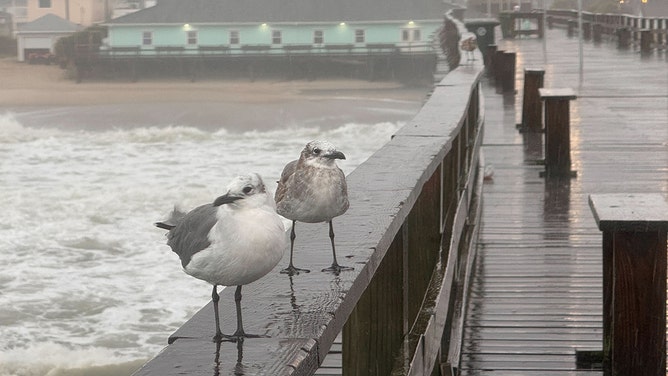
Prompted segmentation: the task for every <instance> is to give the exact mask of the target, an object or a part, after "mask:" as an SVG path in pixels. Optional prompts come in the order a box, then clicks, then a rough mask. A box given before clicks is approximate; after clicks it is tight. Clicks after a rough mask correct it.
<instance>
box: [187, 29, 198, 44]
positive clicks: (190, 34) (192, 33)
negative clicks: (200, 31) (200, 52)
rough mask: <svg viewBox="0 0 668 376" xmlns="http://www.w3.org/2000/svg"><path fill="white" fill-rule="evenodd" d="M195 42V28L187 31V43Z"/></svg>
mask: <svg viewBox="0 0 668 376" xmlns="http://www.w3.org/2000/svg"><path fill="white" fill-rule="evenodd" d="M196 44H197V30H190V31H188V45H191V46H192V45H196Z"/></svg>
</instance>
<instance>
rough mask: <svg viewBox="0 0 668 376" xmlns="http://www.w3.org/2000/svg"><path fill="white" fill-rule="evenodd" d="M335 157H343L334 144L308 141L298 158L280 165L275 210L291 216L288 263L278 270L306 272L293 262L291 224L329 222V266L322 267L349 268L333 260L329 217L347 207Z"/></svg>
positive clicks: (288, 272)
mask: <svg viewBox="0 0 668 376" xmlns="http://www.w3.org/2000/svg"><path fill="white" fill-rule="evenodd" d="M337 159H346V156H345V155H344V154H343V153H342V152H340V151H338V150H337V149H336V147H335V146H334V145H332V144H331V143H329V142H327V141H311V142H309V143H308V144H306V146H305V147H304V149H303V150H302V152H301V155H300V156H299V159H298V160H294V161H292V162H290V163H288V164H287V165H286V166H285V168H284V169H283V173H282V174H281V179H280V181H279V182H278V187H277V188H276V195H275V200H276V211H277V212H278V214H280V215H282V216H284V217H285V218H287V219H290V220H292V230H291V231H290V265H289V266H288V267H287V268H286V269H283V270H281V273H286V274H289V275H293V274H299V272H306V273H308V272H309V270H307V269H299V268H296V267H295V266H294V263H293V260H292V258H293V254H294V243H295V237H296V235H295V224H296V222H297V221H299V222H305V223H319V222H328V223H329V238H330V241H331V243H332V256H333V261H332V266H330V267H329V268H326V269H323V271H331V272H334V273H338V272H340V271H342V270H352V269H353V268H351V267H346V266H341V265H339V264H338V262H337V261H336V248H335V246H334V227H333V225H332V219H333V218H334V217H338V216H339V215H341V214H343V213H345V212H346V210H348V206H349V203H348V187H347V184H346V176H345V175H344V173H343V171H341V169H340V168H339V167H338V166H337V165H336V160H337Z"/></svg>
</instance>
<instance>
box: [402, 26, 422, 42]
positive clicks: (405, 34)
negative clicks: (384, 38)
mask: <svg viewBox="0 0 668 376" xmlns="http://www.w3.org/2000/svg"><path fill="white" fill-rule="evenodd" d="M420 38H421V36H420V29H403V30H401V41H402V42H419V41H420Z"/></svg>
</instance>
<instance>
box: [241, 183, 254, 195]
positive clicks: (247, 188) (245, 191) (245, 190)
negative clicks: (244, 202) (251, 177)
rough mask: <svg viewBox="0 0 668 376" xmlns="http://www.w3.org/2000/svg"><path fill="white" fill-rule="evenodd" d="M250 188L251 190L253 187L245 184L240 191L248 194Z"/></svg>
mask: <svg viewBox="0 0 668 376" xmlns="http://www.w3.org/2000/svg"><path fill="white" fill-rule="evenodd" d="M252 190H253V187H251V186H249V185H247V186H245V187H244V189H242V192H243V193H245V194H249V193H251V191H252Z"/></svg>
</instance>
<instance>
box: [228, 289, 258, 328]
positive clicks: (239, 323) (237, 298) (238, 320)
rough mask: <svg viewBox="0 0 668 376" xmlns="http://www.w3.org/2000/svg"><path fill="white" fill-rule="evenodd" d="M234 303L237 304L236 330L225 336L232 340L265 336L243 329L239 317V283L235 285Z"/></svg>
mask: <svg viewBox="0 0 668 376" xmlns="http://www.w3.org/2000/svg"><path fill="white" fill-rule="evenodd" d="M234 303H235V304H236V306H237V331H236V332H234V334H232V335H231V336H225V337H226V338H228V339H230V340H232V341H243V340H244V338H266V336H263V335H259V334H248V333H246V332H245V331H244V323H243V320H242V318H241V285H239V286H237V289H236V291H235V292H234Z"/></svg>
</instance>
